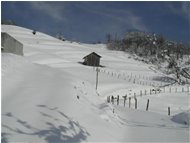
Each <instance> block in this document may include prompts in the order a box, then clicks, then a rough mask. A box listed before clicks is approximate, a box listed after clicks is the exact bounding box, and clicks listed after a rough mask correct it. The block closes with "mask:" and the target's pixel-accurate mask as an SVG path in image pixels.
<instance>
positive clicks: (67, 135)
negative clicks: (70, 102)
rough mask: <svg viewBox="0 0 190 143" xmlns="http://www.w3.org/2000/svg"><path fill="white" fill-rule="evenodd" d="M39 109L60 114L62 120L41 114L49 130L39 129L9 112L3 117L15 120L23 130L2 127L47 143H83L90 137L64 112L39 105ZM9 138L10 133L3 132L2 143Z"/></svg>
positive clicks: (5, 142) (6, 126)
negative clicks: (82, 142)
mask: <svg viewBox="0 0 190 143" xmlns="http://www.w3.org/2000/svg"><path fill="white" fill-rule="evenodd" d="M37 107H39V108H43V109H44V110H47V111H51V112H53V113H54V114H58V115H59V116H60V118H59V119H58V118H55V117H54V116H52V115H50V114H47V113H44V112H40V115H41V116H42V117H43V118H45V119H46V121H45V125H46V126H47V128H45V129H38V128H36V127H34V126H32V125H30V124H29V123H28V122H26V121H23V120H21V119H19V118H17V117H16V116H15V115H13V114H12V113H10V112H8V113H6V114H4V115H3V116H6V117H9V118H12V119H14V120H15V121H16V122H17V123H18V124H19V125H20V126H19V127H21V128H22V129H19V128H12V127H10V126H8V125H4V124H3V125H2V127H4V128H6V129H8V130H9V131H11V132H14V133H17V134H24V135H29V136H38V137H40V138H42V139H44V140H45V141H46V142H47V143H63V142H68V143H69V142H72V143H73V142H81V141H84V140H86V138H87V137H88V136H89V135H90V134H89V133H88V132H87V131H86V129H85V128H83V127H82V126H81V125H80V124H79V123H78V122H76V121H74V120H72V119H71V118H69V117H68V116H67V115H65V114H64V113H63V112H61V111H59V110H58V108H49V107H47V106H46V105H37ZM55 123H56V125H55ZM57 124H58V125H57ZM23 128H25V130H23ZM9 136H11V134H10V133H4V132H2V134H1V141H2V143H7V142H8V140H9Z"/></svg>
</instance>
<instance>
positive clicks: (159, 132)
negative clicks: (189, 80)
mask: <svg viewBox="0 0 190 143" xmlns="http://www.w3.org/2000/svg"><path fill="white" fill-rule="evenodd" d="M1 28H2V29H1V30H2V31H4V32H7V33H9V34H10V35H11V36H13V37H14V38H15V39H17V40H18V41H20V42H21V43H23V44H24V56H23V57H22V56H18V55H14V54H10V53H2V54H1V56H2V67H1V69H2V142H4V143H6V142H32V143H36V142H47V143H58V142H59V143H62V142H105V141H107V142H131V141H141V142H147V141H150V142H152V141H159V142H161V141H164V142H173V141H176V142H189V119H190V117H189V116H190V106H189V101H190V98H189V96H190V94H189V90H190V89H189V86H188V85H184V86H179V85H176V84H175V79H173V78H172V77H168V76H167V75H164V74H163V73H161V72H159V71H157V70H156V69H155V68H154V65H148V64H145V63H142V62H139V61H135V60H134V59H133V58H132V57H131V56H130V55H129V54H127V53H124V52H120V51H109V50H107V49H106V47H105V45H103V44H94V45H91V44H83V43H80V44H79V43H75V42H73V43H71V42H70V41H64V42H63V41H60V40H58V39H55V38H53V37H51V36H48V35H46V34H43V33H40V32H37V33H36V35H33V34H32V30H29V29H26V28H22V27H18V26H10V25H9V26H8V25H2V27H1ZM91 52H96V53H98V54H99V55H101V56H102V58H101V61H100V63H101V65H102V66H103V67H101V68H99V69H100V72H99V80H98V81H99V82H98V89H97V90H96V89H95V82H96V81H95V80H96V70H95V68H93V67H90V66H84V65H82V64H80V63H81V62H83V59H82V58H83V57H84V56H86V55H87V54H89V53H91ZM166 85H167V86H166ZM154 88H159V89H160V90H161V93H159V92H158V91H157V92H156V91H153V90H152V89H154ZM118 95H119V99H120V100H118V101H119V105H117V103H116V101H117V99H115V103H114V104H112V103H107V98H108V96H114V97H117V96H118ZM125 95H127V97H131V106H130V108H129V99H128V98H127V100H126V104H125V107H124V100H123V97H122V96H125ZM134 96H136V99H137V101H138V102H137V103H138V107H137V109H135V103H134V102H135V100H134ZM147 99H149V100H150V103H149V109H148V111H146V105H147ZM168 107H170V110H171V111H170V114H171V115H170V116H168Z"/></svg>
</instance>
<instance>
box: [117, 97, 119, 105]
mask: <svg viewBox="0 0 190 143" xmlns="http://www.w3.org/2000/svg"><path fill="white" fill-rule="evenodd" d="M118 105H119V95H117V106H118Z"/></svg>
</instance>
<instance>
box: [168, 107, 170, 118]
mask: <svg viewBox="0 0 190 143" xmlns="http://www.w3.org/2000/svg"><path fill="white" fill-rule="evenodd" d="M168 116H170V107H168Z"/></svg>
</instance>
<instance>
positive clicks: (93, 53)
mask: <svg viewBox="0 0 190 143" xmlns="http://www.w3.org/2000/svg"><path fill="white" fill-rule="evenodd" d="M90 55H95V56H97V57H99V58H101V56H100V55H98V54H96V53H95V52H92V53H90V54H88V55H87V56H85V57H84V58H83V59H85V58H86V57H88V56H90Z"/></svg>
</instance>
